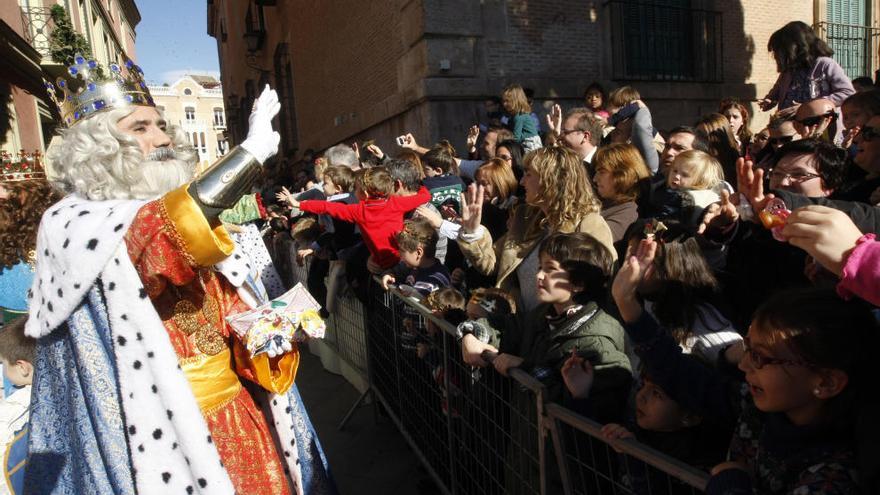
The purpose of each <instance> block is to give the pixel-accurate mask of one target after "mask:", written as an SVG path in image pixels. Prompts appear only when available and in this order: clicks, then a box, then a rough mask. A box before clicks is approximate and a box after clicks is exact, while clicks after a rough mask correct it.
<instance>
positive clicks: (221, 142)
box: [217, 134, 229, 156]
mask: <svg viewBox="0 0 880 495" xmlns="http://www.w3.org/2000/svg"><path fill="white" fill-rule="evenodd" d="M228 151H229V143H228V142H227V141H226V138H225V137H223V134H217V156H223V155H225V154H226V152H228Z"/></svg>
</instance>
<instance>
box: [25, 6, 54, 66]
mask: <svg viewBox="0 0 880 495" xmlns="http://www.w3.org/2000/svg"><path fill="white" fill-rule="evenodd" d="M21 18H22V21H23V22H24V34H25V37H26V38H27V41H28V42H29V43H30V44H31V46H33V47H34V49H36V50H37V51H38V52H39V53H40V55H42V56H43V58H44V59H51V58H52V54H51V52H50V50H49V35H50V34H52V28H53V27H54V24H53V23H52V12H51V9H48V8H45V7H22V8H21Z"/></svg>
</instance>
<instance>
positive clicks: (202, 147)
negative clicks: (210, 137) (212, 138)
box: [199, 132, 208, 154]
mask: <svg viewBox="0 0 880 495" xmlns="http://www.w3.org/2000/svg"><path fill="white" fill-rule="evenodd" d="M199 137H200V138H201V143H200V144H201V146H199V148H200V149H201V152H202V154H205V153H207V152H208V146H207V144H206V143H205V133H204V132H200V133H199Z"/></svg>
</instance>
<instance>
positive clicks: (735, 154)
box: [695, 113, 740, 183]
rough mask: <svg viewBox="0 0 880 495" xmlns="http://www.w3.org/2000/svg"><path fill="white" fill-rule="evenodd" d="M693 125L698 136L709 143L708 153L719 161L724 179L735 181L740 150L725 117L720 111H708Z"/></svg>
mask: <svg viewBox="0 0 880 495" xmlns="http://www.w3.org/2000/svg"><path fill="white" fill-rule="evenodd" d="M695 127H696V128H697V132H699V133H700V137H702V138H703V139H705V140H706V142H707V143H708V144H709V154H711V155H712V156H714V157H715V158H716V159H717V160H718V162H719V163H721V169H722V170H724V180H726V181H727V182H730V183H735V182H736V161H737V160H738V159H739V157H740V152H739V146H737V144H736V137H735V136H734V135H733V131H732V130H731V129H730V122H728V121H727V117H725V116H724V115H721V114H720V113H710V114H709V115H706V116H704V117H703V118H701V119H700V120H699V122H697V125H696V126H695Z"/></svg>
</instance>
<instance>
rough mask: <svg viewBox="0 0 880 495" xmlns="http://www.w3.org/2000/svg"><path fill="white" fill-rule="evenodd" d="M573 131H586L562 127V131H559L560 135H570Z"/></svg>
mask: <svg viewBox="0 0 880 495" xmlns="http://www.w3.org/2000/svg"><path fill="white" fill-rule="evenodd" d="M572 132H584V131H582V130H580V129H562V131H561V132H560V133H559V135H560V136H568V135H569V134H571V133H572Z"/></svg>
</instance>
